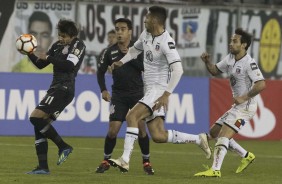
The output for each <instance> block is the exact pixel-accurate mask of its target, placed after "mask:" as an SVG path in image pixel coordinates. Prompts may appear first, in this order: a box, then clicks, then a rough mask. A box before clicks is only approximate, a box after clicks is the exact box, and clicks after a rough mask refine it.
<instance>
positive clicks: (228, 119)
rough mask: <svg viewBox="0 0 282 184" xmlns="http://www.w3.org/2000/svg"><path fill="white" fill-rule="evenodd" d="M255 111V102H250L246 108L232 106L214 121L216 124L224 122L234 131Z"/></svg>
mask: <svg viewBox="0 0 282 184" xmlns="http://www.w3.org/2000/svg"><path fill="white" fill-rule="evenodd" d="M256 111H257V104H252V105H250V106H249V108H248V109H247V110H246V108H242V107H238V106H233V107H232V108H231V109H229V110H228V111H227V112H226V113H225V114H224V115H223V116H221V117H220V118H219V119H218V120H217V121H216V122H215V123H216V124H218V125H221V126H222V125H223V124H226V125H228V126H229V127H230V128H232V129H233V130H234V131H235V132H238V131H239V130H240V129H241V127H243V126H244V125H245V123H249V122H250V120H251V119H252V118H253V116H254V115H255V113H256Z"/></svg>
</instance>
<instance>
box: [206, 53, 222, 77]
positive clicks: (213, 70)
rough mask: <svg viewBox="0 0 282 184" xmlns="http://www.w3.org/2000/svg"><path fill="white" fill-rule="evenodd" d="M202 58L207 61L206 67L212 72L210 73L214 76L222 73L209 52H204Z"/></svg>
mask: <svg viewBox="0 0 282 184" xmlns="http://www.w3.org/2000/svg"><path fill="white" fill-rule="evenodd" d="M201 59H202V61H203V62H204V63H205V65H206V68H207V70H208V71H209V72H210V74H212V75H213V76H215V75H218V74H220V71H219V70H218V68H217V67H216V66H215V65H214V64H212V62H211V58H210V54H209V53H207V52H204V53H203V54H202V55H201Z"/></svg>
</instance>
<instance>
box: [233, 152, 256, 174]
mask: <svg viewBox="0 0 282 184" xmlns="http://www.w3.org/2000/svg"><path fill="white" fill-rule="evenodd" d="M255 158H256V156H255V155H254V154H253V153H251V152H248V156H247V157H246V158H242V160H241V164H240V165H239V167H238V168H237V170H236V173H240V172H242V171H243V170H245V169H246V168H247V167H248V166H249V165H250V164H251V163H252V162H253V161H254V160H255Z"/></svg>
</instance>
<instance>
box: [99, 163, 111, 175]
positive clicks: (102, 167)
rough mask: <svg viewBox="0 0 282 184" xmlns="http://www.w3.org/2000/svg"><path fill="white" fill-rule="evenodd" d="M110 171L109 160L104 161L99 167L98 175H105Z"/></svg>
mask: <svg viewBox="0 0 282 184" xmlns="http://www.w3.org/2000/svg"><path fill="white" fill-rule="evenodd" d="M109 169H110V164H109V162H108V161H107V160H103V161H102V163H101V164H100V165H99V167H97V169H96V173H104V172H105V171H107V170H109Z"/></svg>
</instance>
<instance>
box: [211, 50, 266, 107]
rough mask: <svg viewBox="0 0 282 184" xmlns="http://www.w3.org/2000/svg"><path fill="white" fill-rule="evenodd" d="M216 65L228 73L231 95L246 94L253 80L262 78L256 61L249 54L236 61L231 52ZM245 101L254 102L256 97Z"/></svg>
mask: <svg viewBox="0 0 282 184" xmlns="http://www.w3.org/2000/svg"><path fill="white" fill-rule="evenodd" d="M216 67H217V68H218V69H219V70H220V71H221V72H225V73H227V74H228V76H229V80H230V86H231V89H232V94H233V97H238V96H242V95H244V94H247V93H248V92H249V91H250V90H251V88H252V86H253V84H254V83H255V82H257V81H260V80H264V77H263V75H262V73H261V71H260V69H259V67H258V65H257V63H256V62H255V60H254V59H253V58H251V56H250V55H249V54H246V55H245V56H244V57H243V58H241V59H240V60H238V61H236V60H235V58H234V56H233V55H232V54H229V55H227V56H226V57H225V58H224V59H223V60H221V61H220V62H218V63H217V64H216ZM245 103H248V104H250V103H256V99H255V98H252V99H251V100H250V101H249V102H245ZM245 103H243V104H245ZM243 104H242V105H243Z"/></svg>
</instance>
